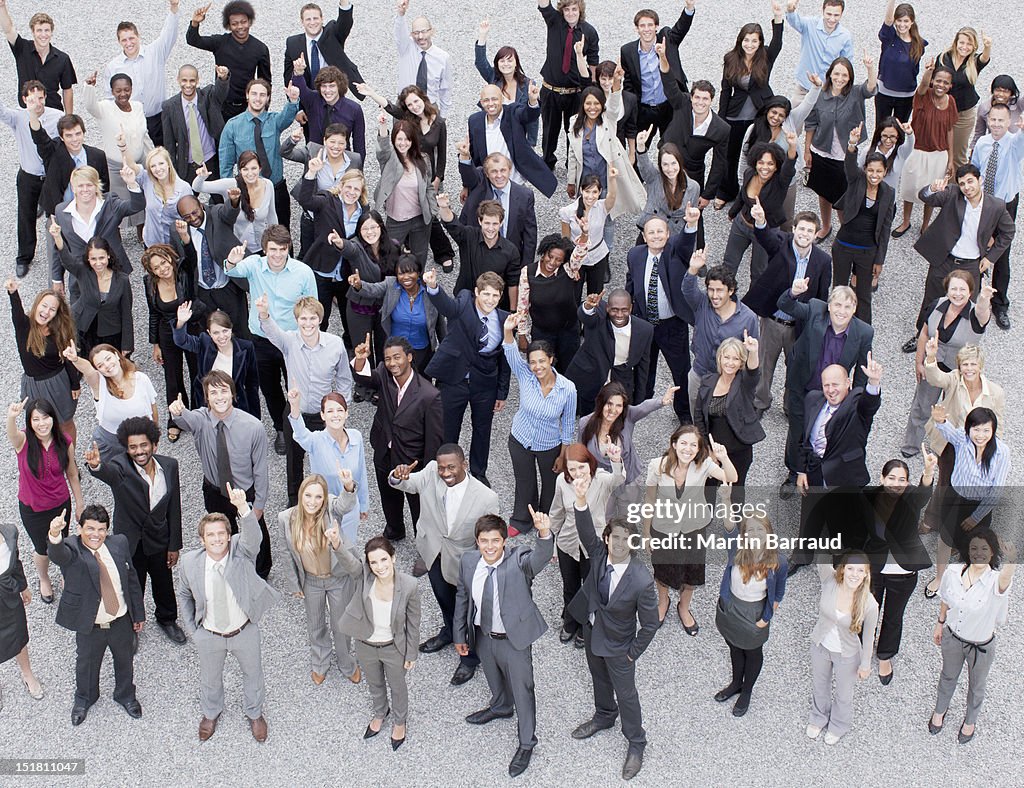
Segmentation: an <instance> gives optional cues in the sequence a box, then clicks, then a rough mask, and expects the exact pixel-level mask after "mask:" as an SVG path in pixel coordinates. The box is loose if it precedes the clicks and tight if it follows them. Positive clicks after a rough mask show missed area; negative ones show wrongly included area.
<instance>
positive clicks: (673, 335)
mask: <svg viewBox="0 0 1024 788" xmlns="http://www.w3.org/2000/svg"><path fill="white" fill-rule="evenodd" d="M659 350H660V351H661V355H662V356H663V357H664V359H665V363H666V364H668V369H669V372H671V373H672V385H674V386H680V387H681V388H682V389H685V388H686V385H687V376H688V375H689V373H690V327H689V326H688V325H687V323H686V321H685V320H683V319H682V318H679V317H670V318H668V319H667V320H662V321H660V322H659V323H658V324H657V325H656V326H655V327H654V337H653V339H651V365H650V368H649V370H648V373H647V393H646V395H645V396H644V397H643V398H642V399H650V398H651V397H653V396H654V384H655V380H656V378H657V376H658V351H659ZM641 401H642V400H641ZM672 408H673V409H674V410H675V412H676V418H678V419H679V423H680V424H692V423H693V418H692V417H691V415H690V400H689V397H686V396H682V397H680V396H676V397H675V398H674V399H673V400H672Z"/></svg>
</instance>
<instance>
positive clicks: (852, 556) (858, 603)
mask: <svg viewBox="0 0 1024 788" xmlns="http://www.w3.org/2000/svg"><path fill="white" fill-rule="evenodd" d="M854 563H856V564H861V565H863V567H864V579H863V580H862V581H861V584H860V587H859V588H857V590H856V591H854V592H853V605H852V606H851V607H850V631H851V632H852V633H853V634H855V635H859V634H860V631H861V629H862V628H863V626H864V608H865V607H866V606H867V601H868V597H869V596H871V563H870V562H869V561H868V557H867V556H866V555H864V554H863V553H847V554H846V555H844V556H843V557H842V559H841V560H840V561H839V566H837V567H836V569H835V579H836V585H838V586H840V587H841V586H842V585H843V578H844V577H845V576H846V567H847V566H849V565H850V564H854ZM871 634H872V636H873V635H874V633H871Z"/></svg>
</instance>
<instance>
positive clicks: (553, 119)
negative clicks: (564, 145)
mask: <svg viewBox="0 0 1024 788" xmlns="http://www.w3.org/2000/svg"><path fill="white" fill-rule="evenodd" d="M579 111H580V94H579V92H576V93H555V92H554V91H553V90H548V89H547V88H545V87H542V88H541V89H540V117H541V122H542V123H543V124H544V140H543V142H542V143H541V150H542V151H543V158H544V163H545V164H546V165H548V169H549V170H551V171H552V172H553V171H554V169H555V163H556V162H557V161H558V157H557V156H555V151H557V150H558V141H559V140H560V139H561V138H562V135H564V134H566V133H567V132H568V131H569V121H570V120H571V119H572V117H573V115H575V114H576V113H578V112H579ZM566 156H568V150H567V151H566Z"/></svg>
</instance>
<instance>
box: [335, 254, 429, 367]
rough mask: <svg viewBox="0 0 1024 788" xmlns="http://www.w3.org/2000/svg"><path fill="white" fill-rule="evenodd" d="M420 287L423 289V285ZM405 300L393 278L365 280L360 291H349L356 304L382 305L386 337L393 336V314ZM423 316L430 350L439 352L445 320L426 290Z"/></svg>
mask: <svg viewBox="0 0 1024 788" xmlns="http://www.w3.org/2000/svg"><path fill="white" fill-rule="evenodd" d="M378 270H379V269H378ZM360 276H362V273H360ZM420 286H421V287H422V285H420ZM404 298H406V295H405V290H403V289H402V287H401V285H399V284H398V280H397V279H396V278H395V277H393V276H387V277H385V278H384V281H383V282H367V281H365V280H363V282H362V284H361V285H360V287H359V289H358V290H356V288H354V287H351V288H349V291H348V300H349V301H351V302H352V303H354V304H366V305H370V304H380V325H381V328H383V329H384V335H385V336H391V313H392V312H394V311H395V308H396V307H397V306H398V305H399V304H400V303H401V301H402V299H404ZM423 314H424V317H426V320H427V337H428V338H429V339H430V349H431V350H437V345H438V342H439V341H440V339H442V338H444V319H443V318H442V317H441V316H440V315H439V314H438V311H437V307H436V306H434V302H433V301H431V300H430V298H428V297H427V296H426V290H424V298H423Z"/></svg>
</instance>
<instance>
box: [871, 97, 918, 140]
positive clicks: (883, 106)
mask: <svg viewBox="0 0 1024 788" xmlns="http://www.w3.org/2000/svg"><path fill="white" fill-rule="evenodd" d="M913 109H914V97H913V96H905V97H899V98H897V97H896V96H883V95H882V94H881V93H876V94H875V130H876V131H877V130H878V127H879V126H881V125H882V121H883V120H885V119H886V118H888V117H890V116H892V115H895V116H896V117H897V118H899V119H900V120H901V121H903V122H904V123H906V122H907V121H908V120H910V113H911V111H912V110H913Z"/></svg>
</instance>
